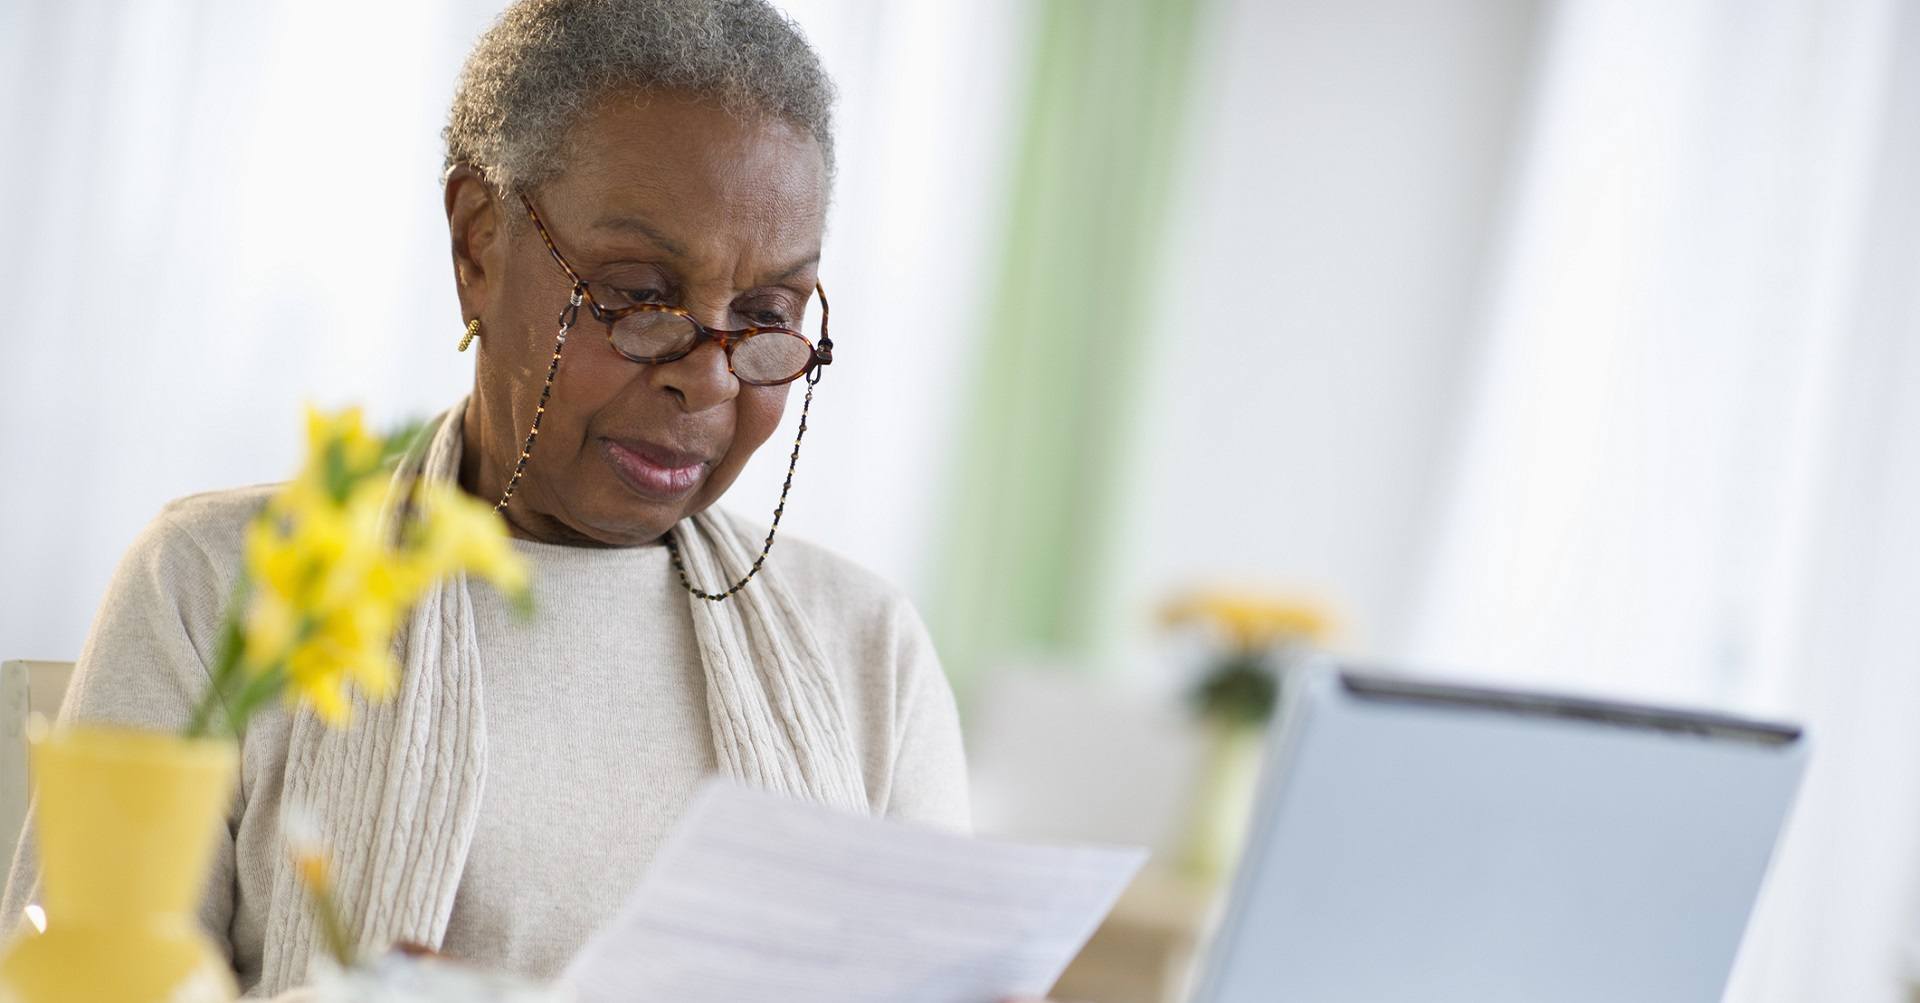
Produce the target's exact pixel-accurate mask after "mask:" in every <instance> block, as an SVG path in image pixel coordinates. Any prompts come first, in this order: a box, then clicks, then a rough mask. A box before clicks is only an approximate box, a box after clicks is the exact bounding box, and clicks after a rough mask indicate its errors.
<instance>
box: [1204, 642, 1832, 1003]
mask: <svg viewBox="0 0 1920 1003" xmlns="http://www.w3.org/2000/svg"><path fill="white" fill-rule="evenodd" d="M1804 758H1805V742H1804V741H1803V740H1802V738H1801V734H1800V731H1799V729H1797V728H1795V727H1792V726H1787V725H1778V724H1765V723H1759V722H1752V721H1742V720H1738V719H1735V718H1730V717H1723V716H1718V715H1713V714H1702V713H1696V712H1687V711H1674V710H1665V709H1660V708H1653V707H1642V706H1630V705H1624V704H1613V703H1607V702H1604V701H1597V700H1588V699H1577V698H1564V697H1554V696H1547V695H1542V694H1530V693H1521V692H1514V691H1503V690H1495V689H1487V688H1478V687H1463V686H1453V685H1447V684H1442V683H1435V682H1426V681H1418V680H1414V679H1410V678H1404V677H1393V676H1385V675H1375V674H1367V673H1361V672H1356V671H1348V670H1341V669H1337V668H1332V667H1321V668H1316V669H1313V670H1310V671H1308V672H1305V673H1303V674H1302V675H1301V676H1299V677H1296V679H1295V683H1294V686H1293V697H1292V698H1291V700H1290V703H1289V707H1288V712H1287V714H1286V719H1285V720H1284V722H1282V725H1281V727H1280V728H1279V729H1277V731H1276V733H1275V736H1274V740H1273V742H1272V745H1271V749H1270V753H1269V760H1268V764H1267V767H1266V772H1265V775H1264V777H1263V779H1262V781H1261V793H1260V801H1259V804H1258V806H1257V807H1256V809H1255V821H1254V826H1253V831H1252V832H1251V833H1250V834H1249V836H1248V840H1247V849H1246V855H1245V857H1244V858H1243V861H1242V864H1241V867H1240V869H1239V871H1238V873H1237V875H1236V878H1235V882H1234V887H1233V890H1232V895H1231V899H1230V904H1229V906H1228V909H1227V913H1226V916H1225V918H1224V920H1223V923H1222V926H1221V929H1220V931H1219V933H1218V935H1217V937H1216V938H1215V942H1214V945H1213V947H1212V949H1211V950H1210V953H1209V957H1208V962H1207V967H1206V970H1205V971H1204V973H1203V977H1202V984H1201V987H1200V991H1199V994H1198V995H1197V996H1196V997H1195V1003H1256V1001H1258V1003H1268V1001H1282V1003H1296V1001H1314V1003H1318V1001H1329V1000H1356V1001H1367V1003H1392V1001H1399V1000H1420V1001H1426V1003H1437V1001H1454V1000H1459V1001H1474V1003H1497V1001H1507V1000H1512V1001H1527V1003H1539V1001H1542V1000H1555V1001H1571V1003H1578V1001H1588V1000H1591V1001H1608V1003H1618V1001H1622V1000H1633V1001H1636V1003H1652V1001H1660V1000H1686V1001H1695V1003H1699V1001H1711V1000H1717V999H1719V998H1720V995H1721V993H1722V990H1723V988H1724V985H1725V982H1726V979H1727V975H1728V973H1729V971H1730V969H1731V967H1732V965H1733V958H1734V954H1735V951H1736V950H1737V949H1738V947H1739V943H1740V938H1741V934H1742V932H1743V931H1744V929H1745V927H1746V920H1747V915H1748V913H1749V911H1750V910H1751V909H1752V906H1753V901H1754V896H1755V895H1756V894H1757V892H1758V889H1759V885H1760V881H1761V878H1762V876H1763V875H1764V874H1765V872H1766V869H1767V862H1768V859H1769V857H1770V856H1771V854H1772V852H1773V846H1774V841H1775V838H1776V836H1777V835H1778V832H1779V829H1780V826H1781V822H1782V820H1783V818H1784V817H1785V815H1786V812H1787V809H1788V806H1789V805H1790V803H1791V801H1792V799H1793V794H1794V790H1795V788H1796V787H1797V785H1798V783H1799V777H1800V773H1801V768H1802V765H1803V761H1804Z"/></svg>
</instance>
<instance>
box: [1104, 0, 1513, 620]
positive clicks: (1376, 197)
mask: <svg viewBox="0 0 1920 1003" xmlns="http://www.w3.org/2000/svg"><path fill="white" fill-rule="evenodd" d="M1536 6H1537V4H1536V3H1535V2H1534V0H1473V2H1470V3H1452V4H1435V3H1427V2H1424V0H1381V2H1375V3H1366V4H1352V3H1345V2H1341V0H1295V2H1288V3H1270V2H1263V0H1237V2H1229V3H1225V4H1223V5H1222V9H1221V11H1220V13H1219V15H1218V17H1217V18H1216V20H1215V23H1214V24H1213V25H1212V26H1211V28H1210V32H1211V39H1210V40H1211V41H1212V43H1213V44H1214V45H1215V46H1217V48H1215V49H1213V50H1211V55H1210V56H1208V57H1207V58H1205V59H1203V60H1202V61H1201V65H1202V66H1203V67H1206V68H1207V69H1206V71H1205V73H1206V75H1205V76H1204V77H1203V79H1202V81H1201V85H1200V90H1199V93H1198V98H1199V102H1198V103H1199V106H1200V109H1201V110H1200V113H1199V117H1198V120H1197V121H1196V123H1195V129H1194V134H1193V138H1192V144H1191V146H1190V147H1189V148H1188V150H1187V151H1186V153H1185V157H1186V163H1187V165H1188V172H1189V173H1188V177H1187V178H1186V187H1185V192H1184V194H1183V196H1182V197H1181V198H1180V199H1178V200H1176V206H1177V208H1176V212H1177V213H1179V215H1180V218H1179V220H1178V222H1177V225H1176V229H1175V235H1174V238H1173V242H1172V245H1171V247H1170V249H1169V254H1168V258H1169V264H1168V267H1167V271H1166V274H1165V276H1164V279H1163V280H1162V281H1160V282H1159V283H1157V287H1156V290H1155V291H1156V292H1157V293H1158V294H1159V295H1161V296H1162V297H1163V298H1164V300H1165V301H1166V303H1167V304H1168V309H1166V310H1165V311H1164V313H1163V315H1162V317H1161V319H1160V325H1159V329H1160V332H1161V334H1162V337H1161V340H1160V341H1159V343H1158V345H1157V346H1156V350H1155V351H1154V353H1153V354H1152V356H1151V359H1150V364H1151V365H1153V366H1155V367H1156V370H1155V372H1154V374H1153V376H1152V377H1151V378H1150V379H1149V380H1148V382H1147V384H1146V392H1145V394H1144V399H1143V400H1142V401H1141V407H1140V413H1139V417H1138V419H1137V421H1138V425H1139V427H1140V429H1141V435H1140V447H1139V452H1138V454H1137V455H1136V456H1134V457H1133V460H1132V472H1133V477H1132V479H1131V481H1130V484H1129V487H1128V489H1127V490H1125V491H1123V492H1122V497H1123V498H1124V499H1127V500H1128V503H1129V504H1130V505H1131V506H1132V507H1131V511H1130V513H1129V517H1128V518H1127V519H1126V520H1124V525H1126V526H1127V527H1128V528H1127V530H1126V532H1125V533H1124V535H1123V538H1122V539H1121V540H1120V541H1119V543H1118V547H1119V552H1120V559H1119V565H1118V566H1119V568H1120V572H1119V575H1118V584H1117V586H1116V588H1115V592H1116V595H1117V601H1116V603H1115V606H1114V608H1113V609H1112V610H1111V611H1110V614H1109V615H1110V616H1111V617H1113V618H1115V619H1116V620H1117V621H1118V622H1119V623H1120V624H1122V625H1125V626H1134V625H1137V624H1139V623H1140V622H1141V621H1142V619H1143V611H1145V610H1148V609H1150V608H1151V606H1152V604H1154V603H1155V602H1157V601H1158V600H1159V599H1160V598H1162V597H1163V596H1164V594H1165V592H1166V590H1167V589H1169V588H1170V587H1174V586H1176V585H1178V584H1180V583H1182V582H1192V581H1212V580H1215V579H1219V578H1222V577H1225V578H1228V579H1231V580H1236V581H1246V582H1251V583H1270V584H1273V585H1276V586H1280V587H1298V588H1301V589H1303V590H1307V591H1311V592H1314V593H1317V594H1321V595H1324V596H1326V597H1328V598H1329V599H1331V600H1332V601H1333V602H1334V603H1335V604H1336V605H1337V606H1338V607H1339V608H1340V609H1341V610H1342V611H1344V613H1345V614H1346V617H1347V620H1348V622H1349V624H1350V629H1349V632H1348V642H1349V644H1351V645H1352V646H1356V647H1360V648H1375V647H1379V646H1383V645H1386V644H1390V643H1392V640H1393V638H1394V637H1395V636H1396V635H1397V633H1398V632H1399V631H1400V630H1401V628H1402V626H1403V622H1404V621H1405V619H1406V617H1407V615H1408V614H1407V609H1406V605H1407V603H1408V601H1409V599H1410V589H1411V587H1412V585H1413V584H1414V583H1413V575H1412V574H1411V570H1412V568H1413V567H1414V565H1415V562H1416V558H1417V556H1418V552H1419V550H1420V548H1421V545H1422V539H1423V534H1424V533H1425V532H1426V531H1427V530H1428V529H1429V527H1430V524H1431V517H1430V510H1431V506H1432V504H1433V501H1434V498H1435V493H1436V490H1437V489H1438V487H1439V486H1440V485H1439V483H1438V481H1437V478H1438V477H1439V476H1440V474H1441V472H1442V468H1443V466H1444V464H1445V462H1446V460H1447V457H1446V456H1445V455H1443V452H1442V450H1443V449H1444V445H1445V444H1446V443H1447V442H1448V433H1449V431H1450V426H1451V422H1452V420H1453V414H1454V409H1455V407H1456V406H1457V404H1458V400H1457V394H1456V389H1455V388H1456V382H1457V379H1458V375H1459V373H1460V372H1461V371H1462V368H1461V364H1462V359H1463V356H1466V355H1468V354H1469V353H1471V352H1472V351H1473V349H1474V342H1473V338H1472V337H1471V335H1470V334H1469V332H1470V331H1471V330H1472V329H1473V322H1474V320H1475V319H1476V318H1475V317H1474V313H1475V308H1476V304H1475V300H1474V291H1475V290H1476V289H1477V288H1479V286H1480V280H1481V277H1482V271H1483V267H1484V264H1485V259H1486V252H1487V249H1488V244H1489V240H1490V237H1491V235H1492V233H1493V230H1494V222H1495V215H1496V212H1497V210H1498V207H1499V205H1500V203H1499V200H1498V196H1499V194H1500V192H1499V189H1500V186H1501V185H1502V184H1503V182H1504V181H1505V180H1506V176H1507V169H1508V159H1509V157H1508V154H1509V150H1510V149H1511V148H1512V147H1513V146H1514V145H1515V139H1514V136H1513V129H1514V127H1515V124H1516V122H1517V120H1518V112H1519V110H1520V102H1521V98H1522V96H1523V91H1524V89H1525V86H1526V84H1527V82H1528V80H1527V75H1528V68H1529V66H1528V51H1529V45H1530V43H1531V42H1532V34H1533V23H1534V19H1535V13H1536ZM1112 636H1115V637H1137V636H1138V635H1137V633H1131V632H1118V631H1116V632H1113V633H1112ZM1133 650H1138V648H1137V646H1135V648H1134V649H1133ZM1116 657H1120V658H1126V657H1128V656H1127V654H1126V653H1125V652H1116Z"/></svg>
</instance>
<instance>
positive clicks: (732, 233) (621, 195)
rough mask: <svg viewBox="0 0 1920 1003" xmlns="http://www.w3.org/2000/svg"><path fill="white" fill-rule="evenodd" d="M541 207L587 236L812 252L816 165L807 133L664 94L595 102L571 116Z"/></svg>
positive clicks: (818, 184) (821, 216) (821, 182)
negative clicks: (557, 169) (574, 121)
mask: <svg viewBox="0 0 1920 1003" xmlns="http://www.w3.org/2000/svg"><path fill="white" fill-rule="evenodd" d="M542 201H543V205H542V213H543V215H551V216H553V217H554V218H555V220H556V221H562V220H564V222H563V223H562V225H563V227H564V228H566V229H568V230H569V231H571V232H575V233H579V234H581V236H582V237H583V238H586V239H591V240H592V241H593V242H594V243H595V244H596V245H601V246H605V245H617V244H619V243H621V242H622V241H628V242H631V241H634V240H640V241H644V242H647V243H649V244H651V245H652V246H654V247H657V248H660V249H661V250H664V251H667V252H669V253H672V254H674V255H676V256H686V257H698V256H700V255H701V254H702V253H711V252H714V251H728V250H729V249H736V248H737V247H738V246H739V245H740V244H742V243H751V244H754V245H758V246H763V247H765V248H766V250H767V251H768V252H769V253H771V254H772V255H773V256H774V257H782V256H785V257H792V256H794V255H796V254H805V253H806V252H807V251H809V250H811V251H813V252H814V253H817V252H818V248H819V243H820V238H821V233H822V231H823V230H824V228H825V213H826V203H827V179H826V166H825V162H824V159H823V157H822V155H821V151H820V147H819V144H818V143H817V142H816V141H815V140H814V139H813V138H812V137H811V136H810V135H808V134H807V133H806V132H804V131H803V130H800V129H798V128H795V127H793V126H790V125H788V124H787V123H784V122H781V121H778V120H774V119H765V118H758V119H755V118H743V117H740V116H737V115H734V114H731V113H729V112H727V111H725V110H724V109H721V108H720V107H718V106H717V105H713V104H711V103H708V102H703V101H698V100H690V99H686V98H681V97H678V96H674V95H650V96H647V97H644V98H639V99H625V100H609V101H603V102H602V103H601V104H600V105H599V106H597V107H596V108H595V109H593V110H592V111H591V112H589V113H588V114H587V115H586V116H584V117H583V118H582V119H581V121H580V123H579V124H578V125H577V126H576V127H575V129H574V131H573V134H572V136H571V137H570V141H569V143H568V151H567V167H566V169H565V170H564V171H563V172H562V173H561V174H560V175H559V176H558V177H556V178H554V179H553V180H552V181H551V182H549V183H548V184H546V185H543V186H542Z"/></svg>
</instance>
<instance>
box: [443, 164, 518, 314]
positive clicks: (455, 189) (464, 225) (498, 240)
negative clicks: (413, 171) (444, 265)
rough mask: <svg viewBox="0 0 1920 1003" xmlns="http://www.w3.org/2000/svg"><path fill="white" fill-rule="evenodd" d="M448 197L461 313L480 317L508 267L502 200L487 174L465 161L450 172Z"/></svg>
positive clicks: (449, 226) (448, 219) (448, 211)
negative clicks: (482, 175) (488, 179)
mask: <svg viewBox="0 0 1920 1003" xmlns="http://www.w3.org/2000/svg"><path fill="white" fill-rule="evenodd" d="M445 199H446V204H447V236H448V237H449V238H450V239H451V242H452V245H453V278H454V286H455V288H456V290H457V291H458V293H459V295H460V315H461V316H462V317H478V316H480V315H481V314H482V313H484V312H486V309H487V306H488V303H489V300H490V299H491V297H492V294H493V293H494V292H495V291H496V290H497V289H498V285H499V283H500V281H501V277H502V275H503V274H504V269H505V267H506V252H507V242H506V234H505V233H504V232H502V228H501V223H502V218H501V215H500V207H499V202H498V199H496V198H495V196H494V191H493V186H492V185H489V184H487V180H486V178H483V177H481V176H480V172H479V171H477V170H474V169H473V168H471V167H468V166H467V165H465V164H460V165H457V166H455V167H454V168H453V169H452V170H451V171H448V172H447V187H446V192H445Z"/></svg>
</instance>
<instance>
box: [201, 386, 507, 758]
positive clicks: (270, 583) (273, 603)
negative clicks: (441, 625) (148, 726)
mask: <svg viewBox="0 0 1920 1003" xmlns="http://www.w3.org/2000/svg"><path fill="white" fill-rule="evenodd" d="M307 437H308V441H307V446H308V453H307V460H306V464H305V465H304V466H303V467H302V468H301V470H300V472H299V474H298V475H296V476H295V477H294V479H293V480H292V481H290V482H288V483H287V484H286V485H285V487H283V488H282V489H281V490H280V491H278V492H277V493H275V495H274V496H273V497H272V498H271V499H269V501H268V502H267V504H266V506H265V508H264V509H263V510H262V511H261V513H260V515H259V517H258V518H257V519H255V521H254V522H253V523H252V524H251V525H250V526H248V528H247V531H246V576H247V585H248V586H249V587H250V588H251V590H252V591H251V594H250V595H248V596H246V597H244V599H243V600H236V602H235V604H234V606H233V608H231V609H230V610H229V613H228V616H229V624H228V629H227V632H226V636H227V641H226V643H225V644H224V645H223V650H222V652H221V656H220V661H219V664H218V665H217V666H216V669H215V671H214V686H213V690H212V692H210V693H209V694H208V697H207V701H206V702H205V705H203V707H202V708H201V709H200V710H199V711H197V712H196V713H195V715H194V718H193V721H192V723H190V725H189V728H188V730H189V733H190V734H199V733H201V731H203V730H204V729H205V727H206V726H207V725H208V723H209V722H210V720H211V713H212V712H211V708H212V707H213V706H214V704H215V702H216V701H218V703H219V705H220V706H221V707H223V708H224V709H225V711H226V716H227V721H228V724H229V726H230V727H231V728H232V729H233V730H234V731H235V732H238V731H239V730H240V728H241V727H242V725H243V723H244V721H245V719H246V716H247V715H248V714H249V713H251V712H252V711H253V710H254V709H255V708H256V707H258V706H259V705H260V704H261V703H262V702H264V701H265V700H266V699H267V698H269V697H271V696H273V695H276V694H280V693H285V694H286V695H287V696H288V698H290V699H292V700H296V701H300V702H304V703H306V704H307V705H308V706H310V707H312V708H313V710H314V712H315V713H316V714H318V715H319V716H320V717H321V718H322V719H324V720H326V721H327V722H328V723H330V724H345V723H347V722H348V721H349V720H350V719H351V716H352V708H353V694H354V693H355V692H356V691H357V692H358V693H360V694H362V695H364V696H365V697H366V698H367V699H371V700H378V699H381V698H384V697H385V696H386V695H387V694H388V693H389V692H391V691H392V689H393V687H394V681H395V679H396V677H397V675H398V671H399V669H398V665H397V663H396V661H395V659H394V655H393V636H394V631H395V630H396V629H397V628H398V627H399V625H400V624H401V623H402V622H403V621H404V618H405V616H406V613H407V611H408V610H409V609H411V608H412V606H413V604H414V603H415V602H416V601H417V600H418V599H419V598H420V596H421V595H423V594H424V593H425V592H426V590H427V589H429V588H432V587H434V586H435V585H436V583H438V582H439V581H440V580H442V579H444V578H446V577H448V576H450V575H455V574H471V575H474V576H476V577H478V578H482V579H486V580H489V581H491V582H493V583H494V584H495V585H496V586H498V587H499V588H501V589H502V590H503V591H505V592H507V593H508V594H509V595H512V596H515V597H517V598H520V599H522V600H523V601H524V598H525V590H526V585H527V573H526V568H525V567H524V566H523V564H522V563H521V560H520V558H519V555H518V554H516V553H515V552H514V550H513V548H512V546H511V545H510V544H509V542H508V539H507V533H506V525H505V523H504V522H502V521H501V519H500V517H499V516H498V515H497V514H496V513H495V512H494V511H493V509H492V507H490V506H488V505H486V504H485V503H483V502H480V501H478V500H476V499H474V498H471V497H469V496H467V495H465V494H463V493H462V492H461V491H460V489H459V488H458V486H456V485H453V484H442V483H430V484H420V485H416V486H415V495H416V497H415V501H416V505H415V506H414V507H413V509H412V510H411V515H410V516H409V517H408V520H407V524H406V525H404V526H395V525H393V524H392V521H391V517H392V516H393V515H394V513H396V512H397V511H399V510H400V509H401V508H402V507H401V506H396V505H391V504H389V498H390V496H391V495H392V493H393V491H394V485H393V484H392V476H393V475H392V469H391V466H392V464H391V462H390V459H391V458H392V457H393V456H394V455H395V453H396V449H395V448H394V447H395V446H396V445H397V444H396V442H394V441H393V440H391V439H382V438H380V437H378V436H374V435H372V434H370V433H369V432H368V431H367V430H366V427H365V425H364V423H363V421H362V418H361V414H360V411H359V409H358V408H349V409H347V410H345V411H341V412H337V413H333V414H328V413H324V412H320V411H309V412H308V416H307Z"/></svg>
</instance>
